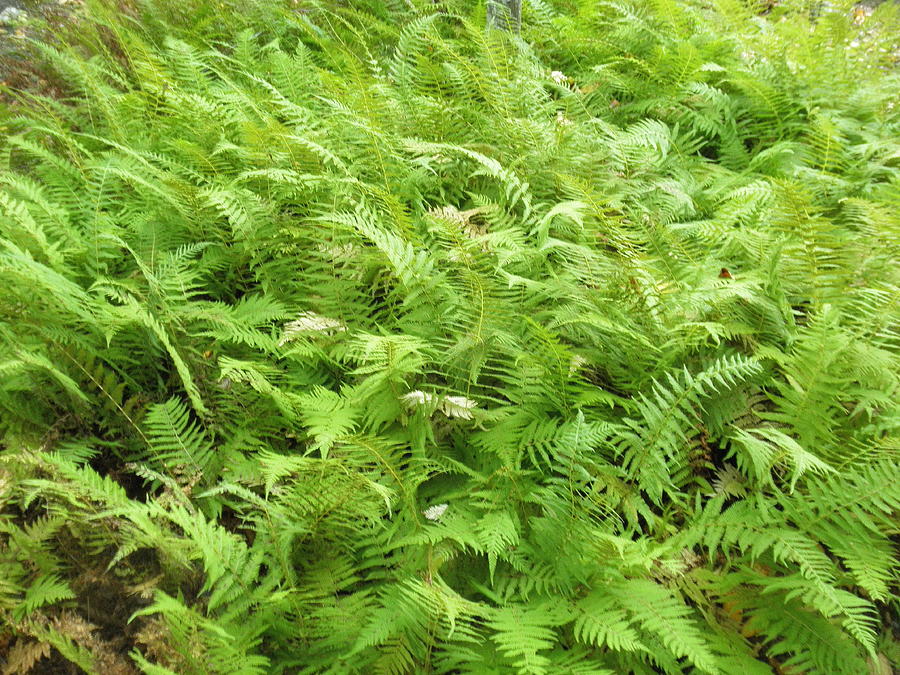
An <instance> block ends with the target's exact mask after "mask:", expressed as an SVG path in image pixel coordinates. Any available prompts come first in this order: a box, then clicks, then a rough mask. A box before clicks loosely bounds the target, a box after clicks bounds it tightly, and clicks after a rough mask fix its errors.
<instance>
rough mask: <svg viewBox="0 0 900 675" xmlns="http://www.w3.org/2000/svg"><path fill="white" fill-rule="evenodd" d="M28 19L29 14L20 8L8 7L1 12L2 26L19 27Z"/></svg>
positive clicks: (0, 22)
mask: <svg viewBox="0 0 900 675" xmlns="http://www.w3.org/2000/svg"><path fill="white" fill-rule="evenodd" d="M27 19H28V13H27V12H26V11H25V10H24V9H19V8H18V7H6V8H4V9H3V11H0V26H18V25H20V24H23V23H25V21H26V20H27Z"/></svg>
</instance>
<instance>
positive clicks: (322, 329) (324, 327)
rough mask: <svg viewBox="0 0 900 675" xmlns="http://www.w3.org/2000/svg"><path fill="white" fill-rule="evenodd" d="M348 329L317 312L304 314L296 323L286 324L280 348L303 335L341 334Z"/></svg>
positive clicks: (335, 320) (279, 344) (279, 342)
mask: <svg viewBox="0 0 900 675" xmlns="http://www.w3.org/2000/svg"><path fill="white" fill-rule="evenodd" d="M345 330H347V327H346V326H345V325H344V324H342V323H341V322H340V321H338V320H337V319H329V318H328V317H327V316H321V315H319V314H316V313H315V312H302V313H301V314H300V315H299V316H298V317H297V318H296V319H295V320H294V321H290V322H288V323H286V324H284V329H283V332H282V334H281V339H280V340H279V341H278V346H279V347H283V346H284V345H286V344H287V343H288V342H290V341H291V340H293V339H295V338H296V337H297V336H298V335H300V334H301V333H328V334H331V333H339V332H341V331H345Z"/></svg>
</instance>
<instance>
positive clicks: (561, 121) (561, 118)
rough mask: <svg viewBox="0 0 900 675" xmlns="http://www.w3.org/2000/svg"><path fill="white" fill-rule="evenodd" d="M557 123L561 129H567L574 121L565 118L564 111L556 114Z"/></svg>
mask: <svg viewBox="0 0 900 675" xmlns="http://www.w3.org/2000/svg"><path fill="white" fill-rule="evenodd" d="M556 123H557V124H558V125H559V126H561V127H567V126H569V125H570V124H572V120H570V119H569V118H568V117H566V116H565V114H564V113H563V111H562V110H559V111H557V113H556Z"/></svg>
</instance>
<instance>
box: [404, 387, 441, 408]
mask: <svg viewBox="0 0 900 675" xmlns="http://www.w3.org/2000/svg"><path fill="white" fill-rule="evenodd" d="M400 399H401V400H402V401H403V402H404V403H406V404H407V405H408V406H410V407H414V406H417V405H426V404H428V403H431V402H432V401H434V394H429V393H428V392H427V391H419V390H416V391H411V392H409V393H408V394H404V395H403V396H401V397H400Z"/></svg>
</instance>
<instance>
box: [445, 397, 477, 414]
mask: <svg viewBox="0 0 900 675" xmlns="http://www.w3.org/2000/svg"><path fill="white" fill-rule="evenodd" d="M477 405H478V404H477V403H476V402H475V401H473V400H471V399H468V398H466V397H465V396H445V397H444V400H443V401H441V412H442V413H444V414H445V415H446V416H447V417H461V418H462V419H464V420H470V419H472V408H474V407H475V406H477Z"/></svg>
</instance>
